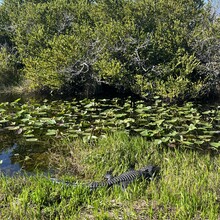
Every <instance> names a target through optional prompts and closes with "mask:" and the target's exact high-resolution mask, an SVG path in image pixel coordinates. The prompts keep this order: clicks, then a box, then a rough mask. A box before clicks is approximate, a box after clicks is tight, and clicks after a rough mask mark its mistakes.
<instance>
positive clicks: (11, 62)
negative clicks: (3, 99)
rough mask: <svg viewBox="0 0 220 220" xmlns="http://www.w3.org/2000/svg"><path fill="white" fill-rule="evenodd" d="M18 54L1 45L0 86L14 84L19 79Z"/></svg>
mask: <svg viewBox="0 0 220 220" xmlns="http://www.w3.org/2000/svg"><path fill="white" fill-rule="evenodd" d="M16 62H17V59H16V56H15V54H13V53H12V52H10V51H9V49H8V48H7V47H6V46H2V47H1V46H0V87H6V86H10V85H13V84H15V83H17V82H18V80H19V75H18V74H19V72H18V71H17V68H16Z"/></svg>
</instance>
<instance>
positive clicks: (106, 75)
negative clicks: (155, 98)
mask: <svg viewBox="0 0 220 220" xmlns="http://www.w3.org/2000/svg"><path fill="white" fill-rule="evenodd" d="M2 7H4V9H6V10H7V11H8V14H7V16H8V19H7V20H8V21H9V24H10V27H11V28H12V29H13V34H12V32H11V33H10V34H11V35H10V36H11V38H12V40H13V43H14V44H15V45H16V49H17V50H18V52H19V57H20V59H21V60H22V63H23V64H24V66H25V67H24V72H25V77H26V79H28V80H29V81H30V83H31V85H30V87H31V88H33V89H36V88H37V89H41V88H44V87H47V88H50V89H59V88H63V87H72V88H73V87H74V88H77V86H84V87H86V86H87V85H94V86H96V85H97V84H99V83H101V82H103V83H106V84H112V85H114V86H115V87H123V88H127V89H130V90H132V91H133V92H135V93H138V94H141V95H143V96H146V95H148V94H157V95H160V96H162V97H165V98H170V99H173V98H181V99H182V98H183V99H184V98H185V97H186V96H188V97H191V98H196V97H198V96H201V94H207V93H208V90H207V89H208V88H210V87H211V84H212V85H213V82H214V81H216V79H217V75H218V73H216V70H217V68H218V64H216V63H219V62H216V60H217V59H218V57H219V54H218V51H219V50H216V49H215V46H217V45H218V42H219V34H218V31H217V30H218V28H219V22H218V20H217V19H216V18H215V17H212V13H211V10H210V8H209V7H208V6H206V5H204V2H203V1H202V0H198V1H194V0H181V1H179V2H178V3H177V2H176V1H175V0H168V1H165V0H159V1H151V0H147V1H146V0H140V1H132V0H129V1H127V0H119V1H113V0H98V1H95V2H94V1H87V0H84V1H74V2H69V1H67V0H65V1H61V0H50V1H37V0H28V1H25V2H23V1H20V2H16V1H9V0H6V1H5V2H4V4H3V6H2ZM9 24H8V25H9ZM201 42H203V43H202V44H201ZM201 45H203V46H202V47H201ZM210 45H211V48H210V47H209V46H210ZM207 49H208V50H207ZM207 51H209V52H207ZM204 54H207V56H208V57H209V60H207V56H205V55H204ZM213 62H215V64H213ZM207 64H208V65H207ZM213 75H214V76H215V77H214V80H213Z"/></svg>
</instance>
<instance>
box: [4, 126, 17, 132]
mask: <svg viewBox="0 0 220 220" xmlns="http://www.w3.org/2000/svg"><path fill="white" fill-rule="evenodd" d="M5 129H7V130H9V131H16V130H18V129H19V126H8V127H6V128H5Z"/></svg>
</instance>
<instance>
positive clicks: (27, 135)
mask: <svg viewBox="0 0 220 220" xmlns="http://www.w3.org/2000/svg"><path fill="white" fill-rule="evenodd" d="M23 136H24V137H26V138H32V137H34V134H24V135H23Z"/></svg>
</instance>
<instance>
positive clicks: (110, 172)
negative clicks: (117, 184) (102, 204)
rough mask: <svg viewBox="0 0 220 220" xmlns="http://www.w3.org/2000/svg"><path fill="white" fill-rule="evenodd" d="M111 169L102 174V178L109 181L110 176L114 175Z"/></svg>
mask: <svg viewBox="0 0 220 220" xmlns="http://www.w3.org/2000/svg"><path fill="white" fill-rule="evenodd" d="M112 172H113V171H112V170H110V171H108V172H107V173H106V174H105V176H104V179H105V180H106V181H110V180H111V179H112V178H114V176H113V175H112Z"/></svg>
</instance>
